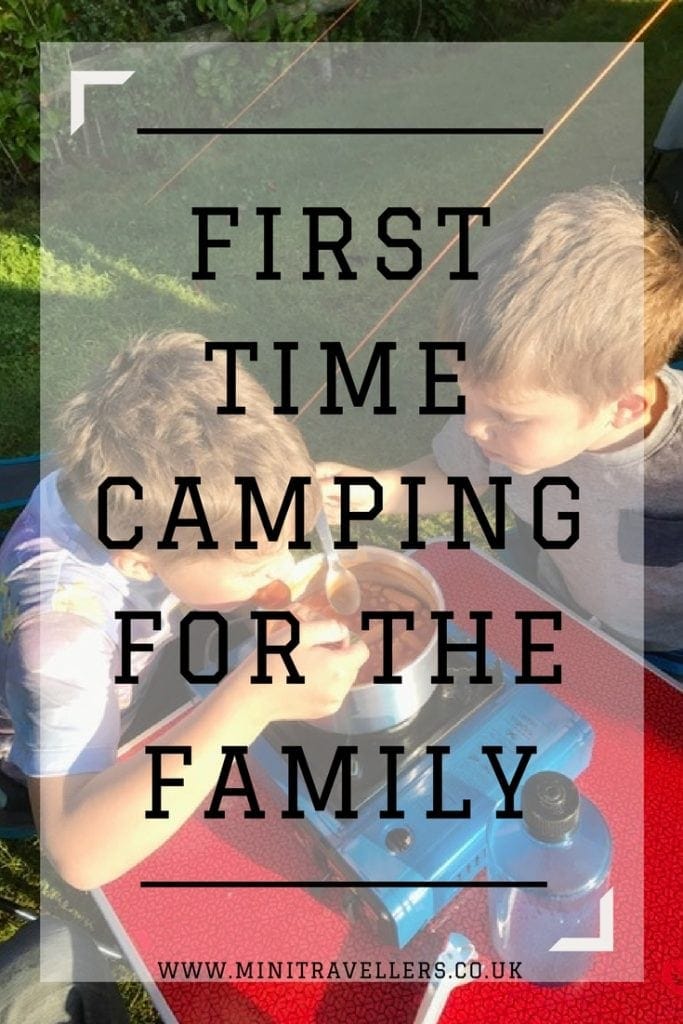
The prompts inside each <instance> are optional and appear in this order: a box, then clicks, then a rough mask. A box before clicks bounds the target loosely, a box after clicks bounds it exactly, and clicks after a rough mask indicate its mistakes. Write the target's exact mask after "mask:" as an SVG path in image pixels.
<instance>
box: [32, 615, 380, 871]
mask: <svg viewBox="0 0 683 1024" xmlns="http://www.w3.org/2000/svg"><path fill="white" fill-rule="evenodd" d="M346 637H348V631H347V630H346V628H345V627H344V626H341V625H340V624H339V623H337V622H332V621H325V622H311V623H302V624H301V633H300V644H299V646H298V647H297V648H296V650H295V652H294V660H295V664H296V666H297V669H298V670H299V671H300V672H301V673H302V674H303V675H304V676H305V678H306V683H305V684H304V685H300V684H299V685H294V684H292V685H287V684H286V683H285V672H284V666H283V663H282V660H281V659H280V658H277V657H274V658H273V659H272V661H269V668H268V671H269V672H270V673H271V674H272V676H273V682H272V684H270V685H252V684H251V683H250V677H251V675H252V674H255V656H252V657H251V658H248V659H247V660H246V661H245V662H243V664H242V665H241V666H240V667H239V668H237V669H236V670H235V671H234V672H233V673H231V675H230V676H228V677H226V679H225V680H224V681H223V682H222V683H221V684H220V685H218V686H217V687H216V690H215V692H214V693H212V694H211V695H210V696H209V697H208V698H207V699H206V700H205V701H203V702H202V703H201V704H200V705H198V706H197V707H196V708H195V709H194V710H193V711H192V712H191V713H190V714H189V715H188V716H187V717H186V718H185V719H183V720H182V721H181V722H179V723H178V724H177V725H175V726H173V727H172V728H171V729H169V730H168V731H167V732H166V733H164V734H163V737H162V738H155V739H154V741H153V742H154V743H155V744H163V745H169V746H187V747H191V750H192V762H191V764H189V765H184V764H183V759H182V756H181V755H169V756H167V757H164V762H163V771H164V774H165V775H166V776H171V777H172V776H180V777H182V778H183V780H184V785H183V786H182V787H179V786H178V787H164V789H163V794H164V795H163V807H164V810H168V811H169V817H168V818H166V819H149V818H146V817H145V811H146V810H148V809H150V807H151V785H150V780H151V758H150V757H149V755H147V754H145V752H144V750H142V751H141V752H139V753H137V754H135V755H133V756H132V757H130V758H128V759H126V760H123V761H119V762H117V763H116V764H114V765H112V766H111V767H110V768H107V769H105V770H104V771H102V772H99V773H97V774H87V775H63V776H59V777H56V778H55V777H52V778H50V777H47V778H32V779H30V780H29V794H30V797H31V804H32V807H33V809H34V814H35V816H36V820H39V821H40V835H41V843H42V845H43V849H44V850H45V852H46V853H47V854H48V856H49V857H50V859H51V860H52V861H53V862H54V864H55V866H56V868H57V870H58V871H59V873H60V874H61V875H62V877H63V878H64V879H65V880H66V881H67V882H69V883H70V884H71V885H73V886H75V887H76V888H79V889H92V888H95V887H97V886H100V885H103V884H104V883H105V882H108V881H111V880H112V879H114V878H116V877H118V876H119V875H121V874H123V873H124V872H125V871H127V870H129V869H130V868H132V867H133V866H134V865H135V864H137V863H139V862H140V861H141V860H142V859H143V858H145V857H147V856H148V855H149V854H151V853H152V852H153V851H154V850H156V849H158V847H159V846H161V845H162V843H164V842H165V841H166V840H167V839H168V838H169V837H170V836H172V835H173V833H174V832H176V831H177V829H178V828H179V827H180V826H181V825H182V824H183V822H184V821H186V819H187V818H189V817H190V815H191V814H192V813H193V812H194V811H195V810H196V808H197V807H198V805H199V804H200V803H201V802H202V801H203V800H204V798H205V797H206V795H207V794H208V793H209V791H210V790H211V789H213V788H214V787H215V785H216V781H217V779H218V777H219V774H220V770H221V767H222V765H223V760H224V755H223V753H222V752H221V747H222V746H224V745H225V746H231V745H237V746H242V745H243V746H248V745H249V744H250V743H251V742H252V741H253V740H254V739H255V738H256V737H257V736H258V735H259V733H260V732H261V730H262V729H263V728H264V727H265V726H266V725H267V724H268V723H269V722H271V721H276V720H283V719H303V718H308V719H313V718H320V717H323V716H325V715H328V714H331V713H332V712H334V711H335V710H336V709H337V708H338V707H339V706H340V704H341V703H342V701H343V699H344V697H345V696H346V693H347V691H348V690H349V689H350V687H351V686H352V685H353V682H354V680H355V678H356V675H357V673H358V669H359V668H360V666H361V665H362V664H363V663H364V662H365V661H366V659H367V657H368V649H367V647H366V646H365V644H363V643H360V642H359V643H354V644H352V645H351V646H348V647H347V648H345V649H341V650H340V649H334V650H332V649H330V648H328V647H325V646H321V645H324V644H329V643H337V642H339V641H340V640H343V639H344V638H346ZM232 813H233V814H238V813H241V809H239V810H233V811H232Z"/></svg>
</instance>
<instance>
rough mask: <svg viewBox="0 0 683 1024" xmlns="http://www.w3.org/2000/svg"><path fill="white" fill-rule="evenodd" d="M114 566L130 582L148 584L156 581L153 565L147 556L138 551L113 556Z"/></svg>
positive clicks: (117, 552)
mask: <svg viewBox="0 0 683 1024" xmlns="http://www.w3.org/2000/svg"><path fill="white" fill-rule="evenodd" d="M111 561H112V564H113V565H114V566H116V568H117V569H118V570H119V572H120V573H123V575H124V576H127V577H128V579H129V580H137V581H138V582H139V583H148V582H149V581H150V580H151V579H154V576H155V572H154V570H153V569H152V563H151V561H150V560H149V558H147V556H146V555H142V554H140V553H139V552H137V551H116V552H115V553H114V554H113V555H112V556H111Z"/></svg>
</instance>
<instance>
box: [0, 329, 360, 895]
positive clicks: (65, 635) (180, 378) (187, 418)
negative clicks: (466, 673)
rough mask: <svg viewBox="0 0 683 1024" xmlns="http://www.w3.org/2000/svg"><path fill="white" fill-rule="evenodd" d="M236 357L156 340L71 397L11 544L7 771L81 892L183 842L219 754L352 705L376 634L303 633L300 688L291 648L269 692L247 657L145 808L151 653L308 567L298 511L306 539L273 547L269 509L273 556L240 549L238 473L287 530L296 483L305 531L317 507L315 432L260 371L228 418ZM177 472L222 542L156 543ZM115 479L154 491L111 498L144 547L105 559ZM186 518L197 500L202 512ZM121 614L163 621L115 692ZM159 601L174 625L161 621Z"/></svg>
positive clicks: (149, 633)
mask: <svg viewBox="0 0 683 1024" xmlns="http://www.w3.org/2000/svg"><path fill="white" fill-rule="evenodd" d="M225 367H226V364H225V360H220V359H219V358H216V359H215V360H212V361H209V360H207V358H206V355H205V339H204V338H202V337H200V336H198V335H194V334H182V333H176V334H167V335H163V336H160V337H156V338H149V337H143V338H142V339H140V340H139V341H138V342H136V343H135V344H134V345H132V346H131V347H129V348H127V349H126V350H125V351H123V352H121V354H120V355H118V356H117V357H116V358H115V359H114V361H113V362H112V363H111V365H110V366H109V367H108V369H106V371H105V372H104V373H103V374H102V375H101V377H100V378H99V380H98V381H96V382H94V383H93V384H92V385H90V387H89V388H87V389H86V390H85V391H83V392H82V393H81V394H79V395H78V396H77V397H76V398H74V399H73V400H72V401H71V402H70V403H69V405H68V407H67V408H66V410H65V412H64V414H63V416H62V422H61V427H62V438H63V440H62V445H61V451H60V452H59V461H60V469H59V471H58V472H56V473H53V474H52V475H50V476H48V477H46V478H45V479H44V480H43V481H42V482H41V484H40V485H39V487H38V488H37V490H36V492H35V493H34V495H33V497H32V499H31V502H30V504H29V505H28V506H27V508H26V509H25V510H24V512H23V513H22V515H21V516H20V517H19V519H18V520H17V522H16V523H15V524H14V526H13V528H12V530H11V531H10V534H9V536H8V537H7V539H6V541H5V543H4V545H3V548H2V551H1V553H0V575H1V577H2V578H3V579H4V596H3V625H2V630H1V637H2V638H1V640H0V710H2V707H4V709H5V712H6V713H8V714H9V717H10V718H11V720H12V722H13V724H14V729H15V734H14V738H13V741H12V744H11V747H10V749H9V752H8V755H7V760H6V761H5V762H4V765H3V768H4V771H5V773H8V774H10V775H11V776H12V777H13V778H14V779H15V780H18V781H19V782H20V784H21V783H24V784H25V785H26V786H27V787H28V793H29V796H30V800H31V806H32V809H33V812H34V816H35V818H36V821H38V820H39V823H40V830H41V843H42V846H43V849H44V851H45V852H46V853H47V854H48V856H49V857H50V859H51V860H52V861H53V863H54V864H55V866H56V868H57V870H58V871H59V873H60V874H61V875H62V877H63V878H64V879H65V880H66V881H67V882H69V883H70V884H72V885H74V886H76V887H78V888H82V889H90V888H94V887H96V886H99V885H101V884H103V883H104V882H107V881H108V880H110V879H113V878H116V877H117V876H118V875H120V874H122V873H123V872H125V871H126V870H128V869H129V868H131V867H132V866H133V865H135V864H137V863H138V862H139V861H140V860H142V859H143V858H144V857H146V856H147V855H148V854H150V853H151V852H152V851H154V850H156V849H157V848H158V847H159V846H160V845H161V844H162V843H163V842H164V841H165V840H166V839H167V838H168V837H169V836H170V835H171V834H172V833H174V832H175V831H176V830H177V829H178V828H179V827H180V825H181V824H182V823H183V822H184V821H185V820H186V819H187V818H188V817H189V816H190V815H191V814H192V812H193V811H194V810H195V809H196V807H197V806H198V805H199V804H200V802H201V801H202V800H203V799H204V797H205V796H206V794H207V793H208V792H209V790H210V789H211V787H212V785H215V782H216V779H217V778H218V775H219V772H220V768H221V765H222V763H223V754H222V752H221V747H222V745H224V744H244V745H248V744H249V743H251V741H252V740H254V739H255V738H256V737H257V736H258V734H259V733H260V732H261V730H262V729H263V728H264V727H265V726H266V725H267V724H268V723H269V722H270V721H272V720H278V719H300V718H306V719H314V718H317V717H321V716H324V715H327V714H330V713H331V712H332V711H334V710H336V709H337V708H338V707H339V705H340V704H341V702H342V700H343V698H344V696H345V695H346V692H347V690H348V689H349V688H350V687H351V685H352V684H353V681H354V679H355V677H356V674H357V671H358V669H359V667H360V665H361V664H362V663H363V662H364V661H365V659H366V658H367V656H368V651H367V648H366V647H365V645H364V644H362V643H358V644H354V645H347V647H346V649H334V650H333V649H330V648H328V647H326V646H324V645H326V644H330V643H337V642H338V641H340V640H341V641H344V640H345V639H346V638H347V636H348V632H347V631H346V629H345V628H344V627H342V626H340V625H339V624H338V623H336V622H332V621H323V622H317V623H308V624H302V626H301V634H300V643H299V646H298V647H297V648H296V650H295V651H294V660H295V664H296V667H297V669H298V671H299V672H300V673H301V674H302V675H303V676H304V677H305V681H306V684H305V685H303V686H301V685H298V686H294V685H287V684H286V681H285V680H286V666H285V665H284V663H283V661H282V659H280V658H279V657H271V658H269V660H268V672H269V673H270V674H271V675H272V683H271V684H270V685H252V684H251V683H250V679H251V676H252V675H256V659H255V656H250V657H248V658H247V659H246V661H244V662H243V663H242V664H241V665H240V666H239V667H238V668H236V669H235V670H234V671H233V672H231V673H230V674H229V675H227V676H226V677H225V678H224V679H223V680H222V682H220V683H219V684H217V685H216V687H215V690H214V692H213V693H211V695H210V696H209V697H207V699H206V700H204V701H203V703H202V704H201V705H199V706H198V707H196V708H195V709H194V710H193V711H192V712H191V713H190V714H189V715H188V716H187V717H185V718H184V719H183V720H182V722H180V723H179V724H176V725H174V726H173V727H172V728H170V729H168V730H167V732H166V733H165V734H164V742H165V743H168V744H169V745H184V746H189V747H191V749H192V761H191V764H189V765H184V766H183V777H184V785H183V787H182V788H180V787H175V788H169V789H168V790H167V791H166V792H165V794H164V801H165V808H166V809H168V810H169V812H170V813H169V816H168V818H166V819H159V818H146V817H145V811H146V810H147V809H148V808H149V806H150V761H149V757H147V756H146V755H145V753H144V752H141V753H139V754H137V755H135V756H133V757H131V758H129V759H127V760H126V761H125V762H118V763H117V748H118V746H119V740H120V737H121V735H122V733H123V732H124V731H126V730H127V729H129V727H130V726H131V723H132V721H133V719H134V718H135V715H136V713H137V711H138V709H139V707H140V704H141V702H142V699H143V697H144V696H145V690H146V689H147V687H148V683H149V678H150V676H151V673H150V667H151V664H152V662H153V660H154V659H155V658H156V656H157V654H158V652H159V650H160V649H161V647H163V645H164V644H165V643H167V642H168V641H169V640H170V639H171V637H172V636H173V635H174V633H175V631H176V627H177V624H178V620H179V619H180V618H181V616H182V614H183V613H184V612H186V611H187V610H188V609H187V607H186V608H184V609H183V608H180V607H179V604H180V602H183V604H184V605H186V606H189V607H191V608H193V609H198V608H204V609H212V610H221V611H229V610H230V609H232V608H234V607H236V606H237V605H239V604H241V603H243V602H245V601H247V600H248V599H250V598H252V597H253V596H254V595H255V594H256V592H257V591H259V590H261V589H262V588H263V587H264V586H266V585H268V584H269V583H270V582H272V581H276V580H285V581H286V579H287V576H288V574H289V573H291V570H292V565H293V559H292V555H291V553H290V551H289V550H288V548H287V542H288V540H289V539H291V537H292V536H293V532H294V531H293V529H292V527H293V523H292V521H291V519H292V517H291V516H289V517H288V520H287V526H288V527H289V532H288V530H287V529H285V530H283V531H282V533H281V534H280V539H279V541H277V542H274V541H270V540H267V539H266V538H265V534H264V530H263V528H262V525H261V523H260V519H258V517H257V516H256V515H253V516H252V519H253V522H252V528H253V536H254V539H255V540H257V541H258V548H257V550H255V551H254V550H242V549H237V550H236V549H235V548H234V542H235V540H236V539H239V537H240V536H241V534H242V519H241V489H240V487H238V485H237V484H236V483H235V478H236V477H237V478H239V477H253V478H255V480H256V481H257V483H258V485H259V489H260V492H261V494H262V497H263V501H264V504H265V506H266V508H267V511H268V513H269V516H270V521H271V523H272V522H274V521H275V519H276V513H277V512H278V510H279V508H280V506H281V503H282V501H283V497H284V495H285V492H286V489H287V485H288V483H289V481H290V478H291V477H293V476H303V477H310V478H311V480H312V484H311V486H310V487H308V489H307V500H306V509H305V511H306V523H305V526H306V528H307V529H310V527H311V525H312V523H313V521H314V519H315V516H316V515H317V512H318V509H319V506H320V495H319V491H318V485H317V482H316V481H315V474H314V473H313V467H312V464H311V462H310V459H309V456H308V453H307V451H306V448H305V445H304V442H303V440H302V438H301V435H300V434H299V432H298V430H297V429H296V428H295V427H294V426H293V425H292V424H290V423H289V422H288V421H287V420H286V419H285V418H283V417H282V416H276V415H274V414H273V404H272V402H271V401H270V400H269V398H268V396H267V394H266V393H265V391H264V390H263V389H262V388H261V387H260V386H259V384H257V382H256V381H255V380H254V379H253V378H252V377H250V376H249V374H247V373H246V372H244V371H243V370H240V371H239V372H238V374H237V382H236V394H237V402H238V404H239V405H241V406H244V407H245V409H246V412H245V413H244V414H243V415H219V414H217V412H216V408H217V406H219V405H221V404H222V402H223V400H224V396H225V393H226V368H225ZM178 476H185V477H193V478H200V481H201V486H200V487H199V491H200V494H201V504H202V506H203V508H204V510H205V511H206V517H207V521H208V523H209V527H210V530H211V533H212V535H213V539H214V540H215V541H216V542H217V544H218V547H217V548H216V549H213V550H207V549H206V545H203V546H202V545H201V544H200V545H198V541H201V540H202V534H201V532H200V531H199V530H198V529H197V528H194V527H187V526H178V528H177V529H176V530H175V531H174V537H173V539H174V540H175V541H176V542H177V544H178V547H177V549H175V550H174V549H170V550H167V549H159V548H158V546H157V542H158V541H159V540H161V538H162V537H163V535H164V532H165V526H166V523H167V521H168V519H169V515H170V513H171V509H172V506H173V502H174V496H175V493H176V484H175V478H176V477H178ZM107 477H127V478H131V477H132V478H134V479H135V481H137V483H138V484H139V485H140V487H141V488H142V490H141V491H140V492H139V493H138V492H137V491H136V490H135V489H134V488H133V487H132V486H130V485H122V484H121V483H120V481H119V482H118V484H117V486H116V487H114V488H112V489H111V490H110V492H109V501H108V513H109V514H108V517H107V531H106V533H107V536H108V537H110V538H116V539H119V538H129V537H131V535H132V534H133V530H134V528H138V527H140V528H141V529H142V537H141V539H140V541H139V543H138V544H137V545H136V546H135V547H132V548H129V549H123V548H121V549H112V550H108V549H107V548H106V547H105V546H104V545H103V544H102V543H100V541H99V540H98V539H97V537H98V515H97V507H98V503H97V493H98V486H99V485H100V484H101V483H102V482H103V481H104V480H105V478H107ZM182 514H183V516H185V517H188V516H193V515H194V511H193V510H191V509H190V510H188V506H187V505H185V506H184V509H183V512H182ZM260 527H261V528H260ZM259 528H260V535H259ZM100 535H101V534H100ZM121 610H123V611H125V610H129V611H135V612H137V613H140V612H143V613H144V612H145V611H147V612H149V613H150V617H148V618H147V619H140V618H139V617H138V618H136V620H135V623H134V625H133V627H132V628H133V637H132V639H133V642H134V644H135V645H137V647H138V649H137V650H136V651H135V653H134V655H133V658H132V671H133V673H134V674H135V675H138V676H139V682H137V683H127V684H126V683H122V684H116V683H115V676H116V675H118V674H119V673H120V672H121V634H120V631H119V630H120V622H119V621H118V620H117V619H116V617H115V613H116V612H118V611H121ZM155 612H160V613H161V620H160V623H154V622H153V620H152V618H151V616H152V615H153V613H155ZM155 625H156V626H160V628H154V626H155ZM145 644H148V645H149V647H150V649H148V650H145V649H144V645H145ZM140 646H142V650H140ZM152 647H153V650H152V649H151V648H152ZM193 668H194V671H197V672H200V671H201V665H196V664H195V665H194V666H193ZM164 682H165V680H161V684H162V685H163V683H164ZM188 693H189V690H188Z"/></svg>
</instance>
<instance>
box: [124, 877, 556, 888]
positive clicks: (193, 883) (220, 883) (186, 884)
mask: <svg viewBox="0 0 683 1024" xmlns="http://www.w3.org/2000/svg"><path fill="white" fill-rule="evenodd" d="M547 887H548V883H547V882H538V881H532V882H527V881H521V882H499V881H494V882H483V881H479V880H476V881H458V880H457V879H456V880H454V881H451V882H441V881H439V882H424V881H422V879H420V878H416V879H411V880H409V881H406V880H405V879H404V880H402V881H396V880H391V879H390V880H389V881H388V882H368V881H365V880H362V881H360V880H356V881H340V880H338V879H334V880H332V881H327V882H325V881H321V880H320V879H316V880H313V881H310V882H301V881H297V882H286V881H284V880H282V879H279V878H278V879H274V880H271V881H264V882H258V881H245V880H243V879H240V880H239V881H235V880H228V879H218V880H210V879H205V878H198V879H197V878H192V879H187V880H184V881H181V880H174V881H168V880H166V879H164V880H163V881H154V880H152V881H149V880H147V881H142V882H140V888H141V889H461V888H470V889H546V888H547Z"/></svg>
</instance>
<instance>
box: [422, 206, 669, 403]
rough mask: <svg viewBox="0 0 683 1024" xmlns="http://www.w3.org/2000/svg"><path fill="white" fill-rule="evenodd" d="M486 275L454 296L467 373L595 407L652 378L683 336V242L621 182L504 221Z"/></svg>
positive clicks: (450, 318) (449, 313) (485, 261)
mask: <svg viewBox="0 0 683 1024" xmlns="http://www.w3.org/2000/svg"><path fill="white" fill-rule="evenodd" d="M474 265H475V267H476V270H477V272H478V274H479V279H478V281H476V282H472V281H467V282H464V283H463V284H460V285H458V286H454V288H453V289H451V291H450V292H449V293H448V295H447V296H446V298H445V301H444V303H443V305H442V308H441V311H440V316H439V335H440V337H441V339H442V340H447V341H460V342H464V343H465V362H464V364H463V363H460V364H458V365H459V367H460V371H461V374H462V376H463V377H465V376H466V377H467V378H468V379H470V380H476V381H480V382H500V381H502V380H513V381H519V382H520V383H521V384H523V385H529V386H531V387H539V388H542V389H544V390H546V391H552V392H557V393H560V394H572V395H575V396H578V397H580V398H582V399H583V400H584V402H585V403H586V405H587V406H589V407H595V406H596V405H598V404H600V402H602V401H610V400H613V399H614V398H615V397H617V396H618V395H620V394H622V393H623V392H624V391H625V390H627V389H628V388H629V387H631V386H633V385H634V384H637V383H640V382H642V381H643V380H644V379H647V378H649V377H651V376H652V375H653V374H654V373H656V372H657V370H659V369H661V367H662V366H664V364H665V363H667V362H668V361H669V360H670V359H671V358H672V357H673V355H674V353H675V351H676V348H677V347H678V344H679V343H680V341H681V338H682V337H683V247H682V246H681V243H680V241H679V239H678V238H677V237H676V235H675V234H674V233H673V231H672V230H671V229H670V228H669V227H668V226H667V225H666V224H665V223H664V222H663V221H661V220H657V219H655V218H652V217H649V216H648V217H646V216H645V214H644V211H643V207H642V205H641V204H640V203H638V202H636V201H635V200H633V199H631V198H630V197H629V196H628V195H627V194H626V193H625V192H624V191H622V190H621V189H618V188H605V187H597V186H590V187H588V188H584V189H582V190H581V191H579V192H576V193H562V194H558V195H556V196H554V197H551V198H550V199H549V200H548V201H547V202H545V203H542V204H541V203H537V204H535V205H534V206H532V207H531V208H527V209H525V210H523V211H522V212H521V213H520V214H518V215H517V216H515V217H513V218H512V219H511V220H509V221H507V222H506V223H505V224H503V225H502V226H501V228H500V230H499V231H497V232H495V234H494V235H493V236H491V238H490V239H487V242H486V244H485V246H484V247H483V249H482V250H481V251H480V252H479V253H478V254H477V255H476V256H475V259H474Z"/></svg>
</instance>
